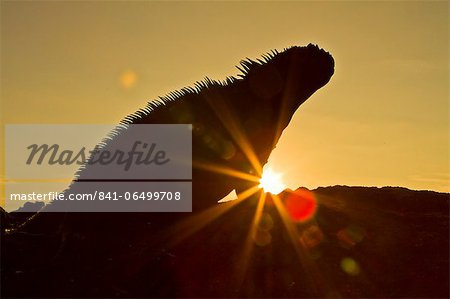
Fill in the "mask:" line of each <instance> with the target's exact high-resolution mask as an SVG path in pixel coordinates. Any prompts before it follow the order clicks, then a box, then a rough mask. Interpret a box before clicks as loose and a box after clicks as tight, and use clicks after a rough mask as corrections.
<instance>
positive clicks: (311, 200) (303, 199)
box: [285, 189, 317, 222]
mask: <svg viewBox="0 0 450 299" xmlns="http://www.w3.org/2000/svg"><path fill="white" fill-rule="evenodd" d="M285 206H286V211H287V213H288V215H289V216H290V217H291V219H292V220H293V221H297V222H303V221H306V220H309V219H311V217H312V216H314V214H315V212H316V210H317V201H316V198H315V197H314V195H313V193H312V192H311V191H309V190H306V189H299V190H296V191H294V192H292V193H291V194H289V196H288V197H287V198H286V200H285Z"/></svg>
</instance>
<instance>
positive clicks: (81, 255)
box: [2, 186, 449, 298]
mask: <svg viewBox="0 0 450 299" xmlns="http://www.w3.org/2000/svg"><path fill="white" fill-rule="evenodd" d="M291 193H292V192H288V191H285V192H284V193H283V194H281V195H280V200H281V202H283V203H286V200H287V198H288V197H289V196H290V194H291ZM313 194H314V195H315V197H316V199H317V203H318V207H317V211H316V213H315V215H314V217H313V218H310V219H309V220H306V221H305V222H299V223H296V222H293V221H289V222H288V223H291V224H292V225H293V226H292V227H294V228H295V229H294V235H295V236H296V237H298V239H297V240H296V241H295V242H293V240H292V237H291V236H290V234H289V233H288V230H287V229H286V227H285V224H284V222H283V220H282V218H281V216H280V212H279V210H278V209H277V208H276V205H275V204H274V200H273V199H272V198H271V196H270V195H267V198H266V200H265V205H264V209H263V213H262V214H261V218H260V220H259V222H258V225H257V228H256V229H255V230H254V231H253V233H252V232H251V227H252V223H253V222H254V217H255V211H256V210H257V206H258V198H259V195H258V194H257V195H255V196H253V197H251V198H249V199H247V200H244V201H242V202H241V203H239V204H236V205H234V206H233V207H232V208H229V207H230V205H233V203H224V204H221V205H220V206H219V208H218V209H217V210H215V213H214V215H215V217H213V218H212V221H210V222H208V224H207V225H205V226H204V227H203V228H200V229H198V230H197V231H196V232H193V233H191V234H189V232H190V231H191V230H192V229H193V228H194V227H195V226H196V225H198V224H199V223H200V222H201V220H200V219H203V220H204V219H206V218H208V217H197V218H195V217H194V218H193V219H195V221H192V222H190V221H187V222H186V223H184V224H183V225H182V226H181V229H179V228H180V227H178V228H175V229H169V230H164V229H161V231H160V232H159V233H148V234H146V233H144V232H145V231H146V230H147V231H152V230H153V229H152V228H154V227H155V225H156V226H157V225H158V224H154V223H148V225H147V227H145V228H142V227H133V223H131V224H128V225H127V230H128V231H127V232H125V231H113V230H108V229H107V226H105V230H104V231H103V232H101V233H99V234H98V235H97V239H96V240H95V243H92V240H86V239H83V236H79V237H78V238H77V237H75V236H71V237H70V239H69V240H67V241H66V244H65V246H64V247H63V248H58V247H57V246H55V245H56V244H53V242H54V240H53V239H52V238H47V239H46V238H45V237H42V236H37V235H36V236H30V235H23V236H22V237H21V238H20V237H16V238H15V239H14V241H13V244H9V246H8V247H7V248H3V251H2V258H3V260H2V293H3V296H6V297H9V296H23V297H42V296H43V297H51V296H55V297H187V296H192V297H320V298H323V297H337V296H341V297H388V298H392V297H405V298H413V297H421V298H436V297H438V298H448V281H449V274H448V266H449V256H448V242H449V217H448V211H449V195H448V194H444V193H436V192H429V191H411V190H408V189H404V188H388V187H386V188H363V187H340V186H336V187H328V188H319V189H316V190H314V191H313ZM283 206H284V207H286V205H283ZM221 211H222V212H224V213H223V214H221V215H220V212H221ZM20 215H21V214H20ZM20 215H15V216H14V215H11V216H12V217H17V216H20ZM116 217H117V218H116V221H120V218H121V214H120V213H116ZM134 224H136V225H138V223H134ZM139 225H141V224H139ZM183 235H186V237H185V238H184V239H183V238H181V236H183ZM30 239H31V240H32V239H36V240H39V243H36V244H33V242H31V241H30ZM41 242H42V243H41ZM43 243H45V244H43ZM55 250H59V252H55ZM19 253H20V254H19ZM5 257H6V258H7V260H5ZM30 263H32V264H33V267H32V268H30ZM23 269H26V270H27V271H24V270H23Z"/></svg>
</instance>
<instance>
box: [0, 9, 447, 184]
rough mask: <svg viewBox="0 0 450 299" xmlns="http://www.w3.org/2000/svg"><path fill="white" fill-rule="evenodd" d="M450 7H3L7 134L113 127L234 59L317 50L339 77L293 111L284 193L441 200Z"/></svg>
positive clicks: (283, 150)
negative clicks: (427, 192) (386, 193)
mask: <svg viewBox="0 0 450 299" xmlns="http://www.w3.org/2000/svg"><path fill="white" fill-rule="evenodd" d="M448 5H449V4H448V2H447V1H443V2H403V1H402V2H281V3H280V2H278V3H272V2H231V3H226V2H217V3H211V2H187V3H181V2H166V3H163V2H100V1H96V2H68V1H65V2H55V1H51V2H40V3H36V2H28V1H24V2H9V1H2V2H1V87H2V88H1V99H2V102H1V104H2V107H1V112H2V125H4V124H10V123H29V124H30V123H31V124H32V123H55V124H57V123H117V122H118V121H119V120H120V119H121V118H122V117H124V116H125V115H127V114H129V113H131V112H133V111H135V110H136V109H138V108H140V107H143V106H144V105H145V103H146V101H147V100H151V99H155V98H157V97H158V96H160V95H164V94H166V93H168V92H170V91H172V90H174V89H177V88H181V87H183V86H187V85H192V84H193V82H195V81H196V80H200V79H202V78H204V77H205V76H208V77H211V78H213V79H224V78H225V77H226V76H228V75H235V74H237V73H238V71H237V70H236V69H235V68H234V65H236V64H238V62H239V60H240V59H242V58H245V57H250V58H252V57H259V55H260V54H263V53H265V52H268V51H269V50H271V49H274V48H275V49H279V50H281V49H283V48H284V47H287V46H291V45H306V44H308V43H309V42H314V43H318V44H319V45H320V46H321V47H323V48H325V49H326V50H328V51H330V52H331V53H332V54H333V56H334V58H335V60H336V72H335V75H334V77H333V78H332V80H331V82H330V83H329V85H327V86H326V87H325V88H323V89H322V90H320V91H319V92H317V93H316V94H315V95H314V96H313V97H311V99H310V100H309V101H308V102H307V103H305V104H304V105H303V106H301V107H300V109H299V110H298V112H297V114H296V115H295V117H294V119H293V121H292V123H291V125H290V126H289V128H288V129H287V130H286V131H285V134H284V135H283V136H282V138H281V141H280V143H279V145H278V147H277V149H276V150H275V151H274V152H273V154H272V156H271V158H270V162H269V164H270V165H271V168H272V169H274V170H275V171H277V172H282V173H283V180H284V181H285V183H286V184H287V185H288V186H289V187H291V188H296V187H298V186H306V187H309V188H314V187H317V186H327V185H336V184H345V185H365V186H386V185H390V186H404V187H408V188H412V189H431V190H438V191H447V192H449V191H450V187H449V186H450V172H449V148H448V145H449V123H448V120H449V112H450V111H449V100H448V99H449V98H448V82H449V78H448V72H449V52H448V36H449V32H448V31H449V22H448V20H449V15H448V11H449V10H448V9H449V7H448ZM2 134H3V133H2ZM2 142H3V141H2ZM2 162H3V161H2ZM2 165H3V163H2Z"/></svg>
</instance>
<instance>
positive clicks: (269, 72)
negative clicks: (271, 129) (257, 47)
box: [241, 44, 334, 123]
mask: <svg viewBox="0 0 450 299" xmlns="http://www.w3.org/2000/svg"><path fill="white" fill-rule="evenodd" d="M263 58H264V59H263V60H262V59H260V60H257V61H253V60H245V61H242V62H241V66H242V68H241V70H242V71H243V72H244V74H245V76H243V77H245V78H246V79H247V80H248V84H249V86H250V89H251V91H252V92H253V93H254V94H255V95H256V96H257V97H258V98H259V99H260V104H261V105H263V106H266V105H268V106H270V107H271V110H272V111H275V112H278V111H279V112H280V113H281V114H282V115H280V117H281V119H280V121H281V122H283V123H285V122H289V120H290V118H291V117H292V115H293V114H294V112H295V111H296V110H297V108H298V107H299V106H300V105H301V104H302V103H303V102H305V101H306V100H307V99H308V98H309V97H310V96H311V95H312V94H313V93H314V92H315V91H317V90H318V89H319V88H321V87H322V86H324V85H325V84H327V83H328V81H330V78H331V76H332V75H333V73H334V59H333V57H332V56H331V55H330V54H329V53H328V52H326V51H325V50H323V49H320V48H319V47H318V46H316V45H313V44H309V45H308V46H306V47H298V46H294V47H291V48H288V49H286V50H284V51H283V52H277V51H272V52H271V53H269V54H267V55H263Z"/></svg>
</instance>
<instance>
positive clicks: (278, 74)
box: [2, 44, 334, 296]
mask: <svg viewBox="0 0 450 299" xmlns="http://www.w3.org/2000/svg"><path fill="white" fill-rule="evenodd" d="M238 68H239V69H240V70H241V71H242V74H241V75H238V77H237V78H235V77H229V78H227V79H226V80H225V81H224V82H217V81H212V80H210V79H205V80H204V81H202V82H199V83H197V84H196V86H195V87H194V88H191V87H187V88H184V89H182V90H180V91H175V92H172V93H170V94H169V95H168V96H166V97H161V98H160V99H159V100H157V101H152V102H150V103H149V104H148V105H147V106H146V107H145V108H143V109H141V110H139V111H137V112H136V113H134V114H132V115H129V116H127V117H125V119H124V120H123V121H122V124H125V125H127V124H192V126H193V138H192V139H193V140H192V141H193V144H192V145H193V148H192V149H193V153H192V158H193V164H194V168H193V172H192V182H193V196H192V198H193V212H194V214H195V213H198V212H200V211H202V210H204V209H206V208H208V207H211V206H213V205H215V204H216V203H217V201H219V200H220V199H221V198H223V197H224V196H225V195H227V194H228V193H230V192H231V191H232V190H233V189H235V190H236V191H237V193H238V194H239V193H240V192H242V191H243V190H245V189H247V188H249V187H250V186H254V185H257V184H258V182H257V179H256V180H254V179H251V180H247V179H246V178H245V175H244V176H241V177H235V176H232V175H231V176H230V175H228V174H229V173H230V172H233V173H236V172H238V173H241V174H251V176H253V177H256V178H257V177H258V176H259V175H260V174H261V169H262V166H263V165H264V164H265V163H266V162H267V160H268V158H269V155H270V153H271V151H272V150H273V149H274V147H275V145H276V143H277V141H278V139H279V138H280V136H281V133H282V131H283V130H284V128H286V126H287V125H288V124H289V122H290V120H291V118H292V116H293V114H294V112H295V111H296V110H297V108H298V107H299V106H300V105H301V104H302V103H303V102H305V101H306V100H307V99H308V98H309V97H310V96H311V95H312V94H313V93H314V92H315V91H317V90H318V89H319V88H321V87H322V86H324V85H325V84H326V83H327V82H328V81H329V80H330V78H331V76H332V75H333V73H334V60H333V58H332V56H331V55H330V54H329V53H328V52H325V51H324V50H322V49H320V48H319V47H317V46H315V45H312V44H309V45H308V46H306V47H297V46H294V47H291V48H288V49H285V50H284V51H283V52H277V51H272V52H271V53H269V54H266V55H263V59H258V60H256V61H254V60H250V59H247V60H244V61H242V62H241V65H240V66H239V67H238ZM125 127H126V126H125ZM126 132H127V131H126V129H125V131H123V133H124V134H126ZM114 138H115V137H113V136H112V138H111V139H109V142H113V141H114ZM107 142H108V141H107ZM211 168H213V169H211ZM216 169H226V170H227V171H225V172H226V173H222V172H216V171H215V170H216ZM85 171H89V166H87V167H86V168H84V169H83V170H81V171H80V172H79V173H78V180H80V179H81V180H82V179H83V177H84V175H85V174H86V172H85ZM247 177H248V175H247ZM76 186H77V181H74V182H73V183H72V185H71V186H70V187H69V190H71V189H72V190H73V188H76ZM75 190H76V189H75ZM55 204H59V202H55V203H52V204H51V205H55ZM51 205H50V206H51ZM189 215H190V214H189V213H188V214H187V215H186V214H185V213H120V214H117V213H56V212H52V213H37V214H36V215H35V216H33V217H32V218H30V219H29V220H28V221H27V222H26V223H25V224H24V225H22V226H19V227H17V228H16V229H13V230H11V231H10V232H9V233H7V234H6V235H5V237H6V238H5V242H2V244H3V245H2V249H4V250H3V253H4V254H3V255H2V266H3V268H4V269H5V270H4V271H5V273H9V274H7V275H5V277H6V278H5V279H6V280H5V283H6V284H7V285H9V286H10V287H9V289H8V292H7V294H8V295H11V296H16V295H17V294H22V291H23V294H24V295H26V296H31V293H30V290H31V289H33V294H32V295H33V296H41V295H42V296H47V295H49V294H50V295H55V296H62V295H67V294H79V292H81V293H83V294H85V295H86V294H90V295H92V293H90V292H94V294H95V290H94V289H95V288H94V289H92V290H88V289H87V288H88V287H87V286H86V285H89V281H91V279H90V277H91V276H89V271H92V269H94V268H95V269H96V268H97V267H100V268H101V267H103V266H101V265H98V263H100V264H101V263H103V262H104V259H105V258H107V257H108V256H119V257H120V256H122V255H123V254H124V252H127V250H128V249H129V248H132V247H133V248H134V246H136V240H141V239H142V238H145V242H143V244H145V246H143V247H142V248H137V249H136V250H138V251H142V252H147V251H149V252H150V253H148V254H146V255H147V256H150V257H154V258H155V259H157V258H158V255H157V252H160V251H161V250H163V251H164V248H165V246H166V245H167V244H165V242H161V239H159V237H158V236H157V233H158V232H160V231H161V230H162V229H164V228H167V227H169V226H171V225H172V224H174V222H177V221H179V220H180V219H183V218H185V217H186V216H189ZM163 234H164V233H163ZM168 237H169V238H170V237H174V236H172V235H171V234H170V233H169V236H168ZM43 244H45V245H44V246H43ZM92 244H95V246H92ZM18 248H22V249H23V250H22V251H18V250H17V249H18ZM161 248H162V249H161ZM5 256H7V258H5ZM136 256H139V258H136ZM136 256H134V257H128V258H127V259H128V261H125V263H128V262H130V261H129V260H130V259H131V260H132V261H133V263H134V264H139V263H142V258H141V257H140V255H139V254H137V255H136ZM74 259H75V260H74ZM67 263H69V264H70V265H72V266H71V267H74V268H73V269H71V270H67V271H66V270H64V271H62V270H61V269H62V268H61V266H60V265H66V264H67ZM116 264H117V262H116ZM116 264H115V265H116ZM36 265H43V267H41V268H39V267H40V266H39V267H38V266H36ZM102 265H103V264H102ZM44 266H45V267H44ZM116 266H117V265H116ZM92 267H94V268H92ZM17 269H18V270H20V273H22V275H21V276H20V277H18V276H17V275H16V273H17V271H16V270H17ZM36 269H38V270H39V271H38V270H36ZM64 269H65V268H64ZM85 269H91V270H85ZM101 269H103V268H101ZM36 271H38V272H36ZM80 273H82V274H81V275H78V274H80ZM77 275H78V276H77ZM92 275H94V274H92ZM124 275H125V274H124ZM38 276H39V279H37V277H38ZM75 276H76V279H75V281H76V282H74V280H73V279H74V277H75ZM27 277H28V278H30V280H31V281H33V282H34V284H33V288H28V289H26V290H23V289H22V288H21V286H22V283H23V281H24V280H27V279H26V278H27ZM48 277H59V280H58V281H59V282H58V283H57V284H55V285H54V286H51V287H50V286H48V283H47V281H46V279H47V278H48ZM109 278H110V277H108V279H109ZM96 279H97V278H95V279H94V280H96ZM27 281H29V280H27ZM59 283H62V285H58V284H59ZM69 287H70V288H72V291H67V288H69ZM97 295H98V294H97Z"/></svg>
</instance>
